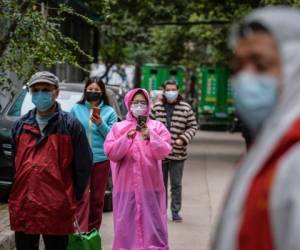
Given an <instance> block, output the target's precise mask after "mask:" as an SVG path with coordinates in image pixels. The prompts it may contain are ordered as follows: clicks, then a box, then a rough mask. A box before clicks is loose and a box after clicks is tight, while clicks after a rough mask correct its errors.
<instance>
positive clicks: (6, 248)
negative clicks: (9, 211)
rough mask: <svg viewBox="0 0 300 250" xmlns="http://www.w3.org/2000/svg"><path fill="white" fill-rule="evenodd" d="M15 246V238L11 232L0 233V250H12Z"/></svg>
mask: <svg viewBox="0 0 300 250" xmlns="http://www.w3.org/2000/svg"><path fill="white" fill-rule="evenodd" d="M14 249H16V246H15V237H14V232H13V231H6V232H1V235H0V250H14Z"/></svg>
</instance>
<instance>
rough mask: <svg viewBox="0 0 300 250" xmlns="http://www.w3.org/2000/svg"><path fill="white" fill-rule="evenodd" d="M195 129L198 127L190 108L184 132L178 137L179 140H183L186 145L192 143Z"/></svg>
mask: <svg viewBox="0 0 300 250" xmlns="http://www.w3.org/2000/svg"><path fill="white" fill-rule="evenodd" d="M197 129H198V125H197V121H196V117H195V114H194V111H193V109H192V108H191V107H190V109H189V111H188V115H187V126H186V130H185V132H184V133H183V134H181V135H180V138H181V139H183V140H184V142H185V143H186V144H189V143H190V142H191V141H192V139H193V137H194V136H195V134H196V131H197Z"/></svg>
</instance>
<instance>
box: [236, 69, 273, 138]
mask: <svg viewBox="0 0 300 250" xmlns="http://www.w3.org/2000/svg"><path fill="white" fill-rule="evenodd" d="M231 83H232V88H233V93H234V98H235V107H236V109H237V112H238V114H239V115H240V116H241V118H242V120H243V121H244V122H245V123H246V125H247V126H248V127H249V128H250V129H251V130H252V131H254V132H256V131H257V130H259V129H260V128H261V126H262V125H263V123H264V122H265V120H266V119H267V118H268V117H269V116H270V115H271V113H272V111H273V110H274V107H275V106H276V103H277V100H278V80H277V78H276V77H275V76H272V75H264V74H254V73H248V72H243V73H240V74H238V75H237V76H236V77H233V78H232V80H231Z"/></svg>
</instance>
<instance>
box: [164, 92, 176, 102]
mask: <svg viewBox="0 0 300 250" xmlns="http://www.w3.org/2000/svg"><path fill="white" fill-rule="evenodd" d="M164 95H165V97H166V99H167V101H169V102H175V101H176V99H177V97H178V91H177V90H170V91H165V94H164Z"/></svg>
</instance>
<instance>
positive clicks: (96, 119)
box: [91, 107, 102, 125]
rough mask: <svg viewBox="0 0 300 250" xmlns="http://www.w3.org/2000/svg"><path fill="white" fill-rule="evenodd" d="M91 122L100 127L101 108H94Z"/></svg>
mask: <svg viewBox="0 0 300 250" xmlns="http://www.w3.org/2000/svg"><path fill="white" fill-rule="evenodd" d="M91 120H92V122H93V123H95V124H97V125H99V124H101V123H102V119H101V117H100V108H99V107H93V110H92V117H91Z"/></svg>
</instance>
